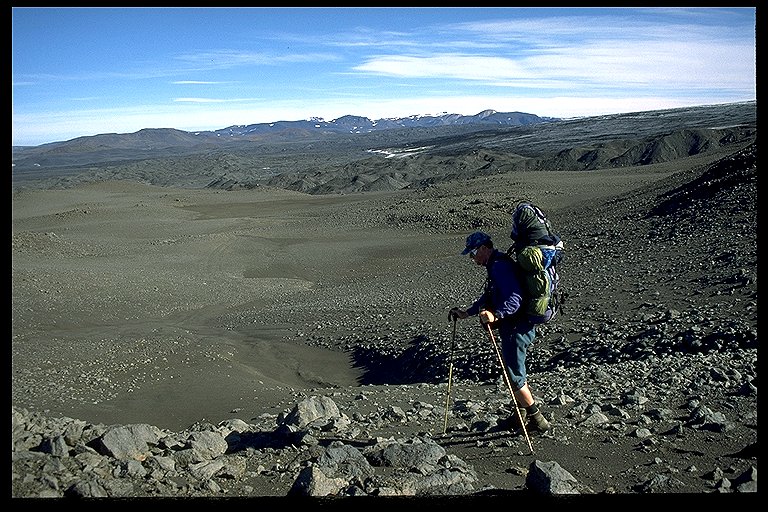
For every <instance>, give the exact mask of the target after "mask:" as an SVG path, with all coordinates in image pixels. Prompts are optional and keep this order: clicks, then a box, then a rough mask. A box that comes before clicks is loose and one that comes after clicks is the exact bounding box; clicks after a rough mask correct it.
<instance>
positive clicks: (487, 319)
mask: <svg viewBox="0 0 768 512" xmlns="http://www.w3.org/2000/svg"><path fill="white" fill-rule="evenodd" d="M480 321H481V322H482V323H484V324H492V323H493V322H495V321H496V317H495V316H493V313H491V312H490V311H488V310H487V309H484V310H482V311H481V312H480Z"/></svg>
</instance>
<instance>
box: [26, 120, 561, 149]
mask: <svg viewBox="0 0 768 512" xmlns="http://www.w3.org/2000/svg"><path fill="white" fill-rule="evenodd" d="M557 120H559V119H557V118H553V117H539V116H537V115H535V114H526V113H523V112H496V111H495V110H484V111H482V112H480V113H478V114H475V115H473V116H465V115H461V114H440V115H413V116H408V117H393V118H384V119H377V120H371V119H369V118H367V117H362V116H353V115H346V116H342V117H339V118H338V119H334V120H332V121H325V120H324V119H322V118H319V117H315V118H311V119H305V120H299V121H275V122H270V123H255V124H248V125H232V126H228V127H226V128H222V129H220V130H203V131H194V132H188V131H183V130H176V129H173V128H144V129H142V130H139V131H137V132H133V133H123V134H118V133H107V134H100V135H90V136H84V137H77V138H74V139H71V140H68V141H61V142H51V143H48V144H41V145H40V146H15V147H14V148H13V149H14V150H15V151H18V150H28V149H31V148H41V149H50V148H51V147H57V148H61V146H67V147H68V148H69V149H70V150H75V151H82V150H84V149H88V150H93V149H99V148H101V149H103V148H105V147H111V148H121V149H150V148H149V147H148V146H153V147H152V149H157V148H158V146H159V147H177V146H190V145H196V144H200V143H210V142H214V141H215V140H216V139H218V140H226V141H236V140H263V139H265V138H272V137H270V136H279V137H280V138H282V139H286V138H290V139H303V138H307V137H311V136H313V135H323V134H342V133H346V134H355V133H358V134H360V133H371V132H374V131H380V130H392V129H397V128H428V127H442V126H462V125H489V126H527V125H532V124H537V123H543V122H548V121H557Z"/></svg>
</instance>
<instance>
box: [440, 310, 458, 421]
mask: <svg viewBox="0 0 768 512" xmlns="http://www.w3.org/2000/svg"><path fill="white" fill-rule="evenodd" d="M455 343H456V317H455V316H454V317H453V335H452V336H451V355H450V359H449V363H448V395H447V396H446V397H445V421H444V422H443V434H445V431H446V430H447V429H448V405H449V403H450V399H451V376H452V375H453V347H454V345H455Z"/></svg>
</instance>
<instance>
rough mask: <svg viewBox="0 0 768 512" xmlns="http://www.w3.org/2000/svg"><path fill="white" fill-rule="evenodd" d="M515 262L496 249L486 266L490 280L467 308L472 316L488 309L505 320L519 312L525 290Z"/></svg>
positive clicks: (498, 317)
mask: <svg viewBox="0 0 768 512" xmlns="http://www.w3.org/2000/svg"><path fill="white" fill-rule="evenodd" d="M514 265H515V264H514V263H513V262H512V261H511V260H510V259H509V258H507V257H506V255H505V254H504V253H503V252H501V251H500V250H498V249H494V250H493V253H492V254H491V256H490V258H489V259H488V263H487V264H486V266H485V268H486V270H487V271H488V281H487V283H486V287H485V290H484V291H483V294H482V295H481V296H480V297H478V299H477V300H476V301H475V302H474V303H473V304H472V305H471V306H470V307H469V308H468V309H467V313H469V315H470V316H472V315H477V314H478V313H480V310H481V309H488V310H490V311H491V312H493V315H494V316H495V317H496V318H497V319H499V320H503V319H505V318H510V317H511V316H512V315H514V314H515V313H517V311H518V309H520V306H521V304H522V303H523V292H522V285H521V283H520V279H519V278H518V275H517V271H516V269H515V266H514Z"/></svg>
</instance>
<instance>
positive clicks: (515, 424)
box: [499, 409, 528, 432]
mask: <svg viewBox="0 0 768 512" xmlns="http://www.w3.org/2000/svg"><path fill="white" fill-rule="evenodd" d="M527 417H528V413H527V412H526V410H525V409H520V415H519V416H518V415H517V413H515V414H513V415H512V416H510V417H509V418H507V419H505V420H502V421H500V422H499V427H500V428H501V429H502V430H509V431H510V432H515V431H517V430H520V429H521V428H523V424H524V423H525V420H526V418H527Z"/></svg>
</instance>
